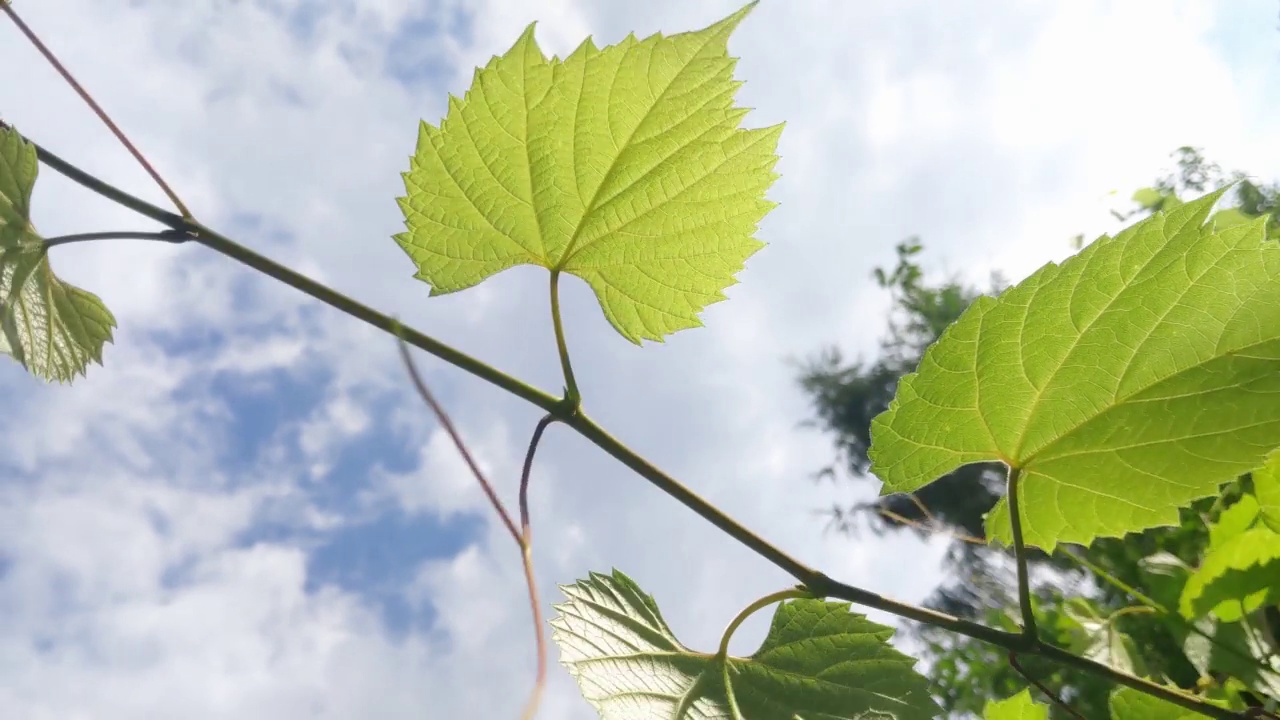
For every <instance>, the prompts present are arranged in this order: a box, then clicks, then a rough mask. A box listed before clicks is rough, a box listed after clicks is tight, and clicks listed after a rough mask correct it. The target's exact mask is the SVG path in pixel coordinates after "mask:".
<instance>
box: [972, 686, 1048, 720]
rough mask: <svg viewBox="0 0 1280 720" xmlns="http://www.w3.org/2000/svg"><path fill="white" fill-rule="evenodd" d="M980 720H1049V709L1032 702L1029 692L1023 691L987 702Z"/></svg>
mask: <svg viewBox="0 0 1280 720" xmlns="http://www.w3.org/2000/svg"><path fill="white" fill-rule="evenodd" d="M982 720H1049V707H1048V706H1047V705H1041V704H1040V703H1038V702H1036V701H1035V700H1032V699H1031V691H1030V690H1023V691H1022V692H1020V693H1018V694H1017V695H1014V696H1013V697H1009V698H1005V699H1004V700H988V701H987V704H986V707H984V708H982Z"/></svg>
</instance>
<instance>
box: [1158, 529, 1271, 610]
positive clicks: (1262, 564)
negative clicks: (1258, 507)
mask: <svg viewBox="0 0 1280 720" xmlns="http://www.w3.org/2000/svg"><path fill="white" fill-rule="evenodd" d="M1274 602H1280V533H1277V532H1273V531H1272V530H1270V529H1268V528H1265V527H1256V528H1253V529H1252V530H1246V531H1244V532H1243V533H1240V534H1239V535H1237V536H1235V537H1234V538H1231V539H1230V540H1228V541H1226V542H1225V543H1223V544H1222V545H1221V546H1220V547H1218V548H1215V549H1213V550H1210V551H1209V552H1207V553H1206V554H1205V556H1204V561H1203V562H1202V563H1200V569H1198V570H1196V571H1195V573H1194V574H1193V575H1192V576H1191V577H1190V578H1189V579H1188V580H1187V585H1186V587H1184V588H1183V589H1182V599H1181V602H1180V603H1179V610H1180V611H1181V613H1182V615H1183V616H1184V617H1187V618H1199V617H1204V616H1205V615H1207V614H1208V613H1210V612H1212V613H1213V614H1214V615H1216V616H1218V618H1219V619H1221V620H1225V621H1227V622H1233V621H1236V620H1239V619H1240V618H1241V617H1243V615H1244V614H1245V613H1249V612H1252V611H1254V610H1256V609H1258V608H1259V607H1261V606H1262V605H1264V604H1271V603H1274Z"/></svg>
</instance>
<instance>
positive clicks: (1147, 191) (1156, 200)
mask: <svg viewBox="0 0 1280 720" xmlns="http://www.w3.org/2000/svg"><path fill="white" fill-rule="evenodd" d="M1164 197H1165V193H1162V192H1160V191H1159V190H1157V189H1155V188H1151V187H1145V188H1139V189H1137V190H1134V191H1133V201H1134V202H1136V203H1138V204H1139V205H1141V206H1142V207H1143V208H1145V209H1147V210H1155V209H1158V208H1159V207H1160V205H1161V204H1162V203H1163V202H1164Z"/></svg>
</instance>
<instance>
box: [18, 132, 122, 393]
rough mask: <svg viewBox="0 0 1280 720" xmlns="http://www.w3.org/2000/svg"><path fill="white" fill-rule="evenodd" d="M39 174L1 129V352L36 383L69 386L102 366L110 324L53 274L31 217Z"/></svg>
mask: <svg viewBox="0 0 1280 720" xmlns="http://www.w3.org/2000/svg"><path fill="white" fill-rule="evenodd" d="M38 167H39V165H38V162H37V160H36V151H35V148H34V147H32V146H31V145H30V144H29V143H27V142H26V141H25V140H23V139H22V136H21V135H19V134H18V132H17V131H16V130H14V129H13V128H10V127H0V352H2V353H5V354H8V355H11V356H13V358H14V359H15V360H17V361H18V362H20V363H22V365H23V366H24V367H26V368H27V370H28V371H29V372H31V373H32V374H34V375H36V376H38V377H41V378H44V379H46V380H57V381H59V382H71V381H72V380H74V379H75V378H76V376H77V375H82V374H84V372H85V370H86V369H87V368H88V365H89V362H90V361H93V362H97V363H99V364H101V363H102V348H103V346H104V345H105V344H106V343H108V342H110V341H111V330H112V328H114V327H115V325H116V321H115V318H114V317H112V315H111V312H110V311H109V310H107V308H106V306H105V305H103V304H102V301H101V300H99V299H98V296H96V295H94V294H93V293H90V292H87V291H85V290H81V289H80V288H78V287H75V286H74V285H68V284H65V283H63V282H62V281H61V280H59V279H58V277H57V276H56V275H54V274H53V269H52V268H50V266H49V257H48V252H47V250H46V249H45V246H44V239H43V238H41V237H40V235H39V234H38V233H37V232H36V230H35V227H34V226H32V224H31V217H30V215H31V190H32V188H33V187H34V186H35V182H36V173H37V170H38Z"/></svg>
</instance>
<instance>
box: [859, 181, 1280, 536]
mask: <svg viewBox="0 0 1280 720" xmlns="http://www.w3.org/2000/svg"><path fill="white" fill-rule="evenodd" d="M1221 193H1222V191H1218V192H1216V193H1211V194H1209V195H1207V196H1205V197H1203V198H1200V199H1199V200H1195V201H1192V202H1189V203H1186V204H1184V205H1181V206H1179V207H1177V208H1176V209H1174V210H1171V211H1168V212H1164V213H1159V214H1156V215H1153V216H1151V217H1150V218H1147V219H1146V220H1143V221H1142V222H1139V223H1137V224H1136V225H1134V226H1132V227H1130V228H1128V229H1126V230H1125V231H1123V232H1121V233H1120V234H1119V235H1117V236H1116V237H1114V238H1109V237H1105V236H1104V237H1103V238H1101V239H1099V240H1098V241H1096V242H1094V243H1091V244H1090V245H1089V246H1088V247H1086V248H1085V249H1084V250H1083V251H1081V252H1080V253H1078V254H1077V255H1075V256H1074V257H1072V258H1070V259H1068V260H1066V261H1065V262H1063V263H1062V264H1061V265H1055V264H1052V263H1050V264H1047V265H1045V266H1044V267H1042V268H1041V269H1040V270H1038V271H1037V272H1035V273H1034V274H1032V275H1031V277H1029V278H1027V279H1026V280H1024V281H1022V282H1021V283H1019V284H1018V285H1016V286H1014V287H1013V288H1011V289H1009V290H1006V291H1005V292H1004V293H1003V294H1001V295H1000V296H999V298H991V297H984V298H980V299H979V300H978V301H977V302H975V303H974V304H973V305H971V306H970V307H969V308H968V310H966V311H965V313H964V314H963V315H962V316H961V317H960V319H959V320H958V321H956V322H955V323H954V324H953V325H951V327H949V328H948V329H947V331H946V332H945V333H943V335H942V337H941V339H940V340H938V342H936V343H935V344H934V345H933V346H931V347H930V348H929V349H928V351H926V353H925V355H924V358H923V359H922V361H921V363H920V368H919V371H918V372H916V373H913V374H911V375H908V376H906V377H905V378H903V379H902V381H901V382H899V384H898V387H897V393H896V396H895V398H894V400H893V402H892V403H891V404H890V405H889V409H888V410H886V411H885V412H884V413H882V414H880V415H879V416H878V417H876V419H875V420H874V421H873V422H872V434H871V436H872V445H871V449H870V451H869V453H868V454H869V455H870V457H871V459H872V467H871V472H873V473H875V474H876V475H877V476H878V477H879V478H880V479H881V480H882V481H883V482H884V488H883V489H882V492H883V493H885V494H889V493H895V492H913V491H915V490H917V489H918V488H920V487H922V486H924V485H927V484H928V483H930V482H933V481H934V480H936V479H938V478H940V477H942V476H944V475H946V474H948V473H950V472H951V471H953V470H955V469H956V468H958V467H960V466H962V465H967V464H970V463H976V462H985V461H1000V462H1004V463H1005V464H1007V465H1010V466H1012V467H1016V468H1021V476H1020V477H1021V479H1020V480H1019V483H1020V484H1019V491H1020V497H1021V499H1022V503H1021V504H1020V506H1021V510H1022V514H1023V523H1022V525H1023V529H1024V535H1025V539H1026V541H1027V543H1028V544H1031V545H1037V546H1039V547H1042V548H1045V549H1046V550H1048V549H1052V548H1053V547H1054V546H1055V545H1056V544H1057V543H1059V542H1075V543H1080V544H1085V545H1087V544H1089V543H1090V542H1092V541H1093V540H1094V539H1095V538H1097V537H1102V536H1106V537H1121V536H1123V535H1124V534H1126V533H1129V532H1134V531H1138V530H1143V529H1145V528H1150V527H1155V526H1159V525H1176V524H1177V523H1178V520H1179V518H1178V509H1179V508H1180V507H1182V506H1184V505H1187V504H1188V503H1190V502H1191V501H1193V500H1195V499H1197V498H1201V497H1206V496H1209V495H1213V494H1215V493H1216V492H1217V490H1218V487H1219V486H1220V485H1221V484H1223V483H1225V482H1227V481H1229V480H1233V479H1235V478H1236V477H1238V476H1239V475H1240V474H1242V473H1244V472H1247V471H1249V470H1252V469H1253V468H1256V467H1258V466H1259V465H1261V464H1262V462H1263V459H1264V458H1265V457H1266V455H1267V453H1269V452H1270V451H1271V450H1272V449H1273V448H1275V447H1276V445H1277V442H1278V441H1280V246H1277V245H1276V244H1275V243H1271V242H1266V241H1265V239H1264V235H1263V230H1264V228H1265V220H1264V219H1259V220H1257V221H1252V222H1250V223H1247V224H1244V225H1236V226H1233V227H1231V228H1228V229H1226V230H1223V231H1221V232H1219V231H1216V230H1215V229H1214V228H1213V227H1212V226H1210V225H1205V224H1204V221H1205V219H1206V217H1207V216H1208V214H1209V211H1210V210H1211V209H1212V207H1213V204H1214V203H1215V202H1216V201H1217V199H1218V198H1219V197H1220V195H1221ZM987 529H988V532H989V534H990V535H991V536H992V537H993V538H994V539H996V540H998V541H1000V542H1003V543H1005V544H1009V543H1010V529H1009V517H1008V505H1007V504H1006V502H1005V501H1004V500H1001V501H1000V502H999V503H998V504H997V505H996V507H995V508H994V509H993V510H992V511H991V512H990V513H989V514H988V516H987Z"/></svg>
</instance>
